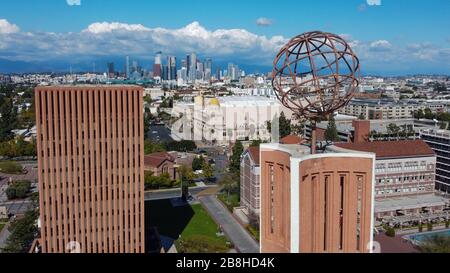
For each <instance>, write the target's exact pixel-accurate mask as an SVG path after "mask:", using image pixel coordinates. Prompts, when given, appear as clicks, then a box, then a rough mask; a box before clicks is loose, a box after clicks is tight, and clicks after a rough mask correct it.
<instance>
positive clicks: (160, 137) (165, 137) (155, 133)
mask: <svg viewBox="0 0 450 273" xmlns="http://www.w3.org/2000/svg"><path fill="white" fill-rule="evenodd" d="M147 137H148V138H149V139H150V140H152V141H154V142H164V141H171V140H173V139H172V137H171V136H170V130H169V129H167V127H165V126H164V125H152V126H150V130H149V132H148V136H147Z"/></svg>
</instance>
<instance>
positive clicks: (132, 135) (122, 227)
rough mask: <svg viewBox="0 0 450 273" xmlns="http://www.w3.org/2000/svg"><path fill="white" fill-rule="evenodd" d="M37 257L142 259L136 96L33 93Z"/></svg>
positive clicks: (90, 89) (131, 90) (105, 89)
mask: <svg viewBox="0 0 450 273" xmlns="http://www.w3.org/2000/svg"><path fill="white" fill-rule="evenodd" d="M35 100H36V124H37V136H38V137H37V153H38V169H39V177H38V180H39V201H40V206H39V207H40V221H41V238H40V240H39V241H40V243H41V247H42V251H43V252H44V253H64V252H71V251H77V252H81V253H142V252H144V251H145V245H144V154H143V148H144V143H143V141H144V139H143V135H144V133H143V132H144V130H143V124H144V123H143V110H142V109H143V90H142V88H140V87H136V86H54V87H37V88H36V90H35Z"/></svg>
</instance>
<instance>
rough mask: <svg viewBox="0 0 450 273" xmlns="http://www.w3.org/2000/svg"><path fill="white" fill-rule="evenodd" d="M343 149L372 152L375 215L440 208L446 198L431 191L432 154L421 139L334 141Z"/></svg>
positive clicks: (434, 164) (383, 215)
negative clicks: (374, 157)
mask: <svg viewBox="0 0 450 273" xmlns="http://www.w3.org/2000/svg"><path fill="white" fill-rule="evenodd" d="M335 145H336V146H337V147H338V148H339V149H342V151H343V152H345V151H355V150H356V151H362V152H370V153H374V154H376V166H375V217H376V218H377V219H381V218H383V217H386V216H387V217H390V216H398V215H411V214H418V213H421V212H425V211H426V212H434V211H441V210H443V209H444V208H445V204H446V200H445V199H444V198H442V197H440V196H437V195H435V194H434V187H435V186H434V184H435V172H436V154H435V153H434V151H433V150H432V149H431V148H430V147H429V146H428V145H427V144H426V143H425V142H424V141H422V140H402V141H374V142H355V143H336V144H335Z"/></svg>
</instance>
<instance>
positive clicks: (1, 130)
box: [0, 97, 17, 141]
mask: <svg viewBox="0 0 450 273" xmlns="http://www.w3.org/2000/svg"><path fill="white" fill-rule="evenodd" d="M16 128H17V108H16V107H14V104H13V99H12V98H11V97H2V98H0V141H8V140H11V139H12V138H13V137H14V133H13V132H12V130H14V129H16Z"/></svg>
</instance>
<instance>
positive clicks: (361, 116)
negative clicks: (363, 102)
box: [358, 113, 366, 120]
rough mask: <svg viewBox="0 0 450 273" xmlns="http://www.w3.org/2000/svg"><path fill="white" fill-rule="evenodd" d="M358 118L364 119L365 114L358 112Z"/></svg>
mask: <svg viewBox="0 0 450 273" xmlns="http://www.w3.org/2000/svg"><path fill="white" fill-rule="evenodd" d="M358 119H359V120H365V119H366V116H365V115H364V114H363V113H361V114H359V116H358Z"/></svg>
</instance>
